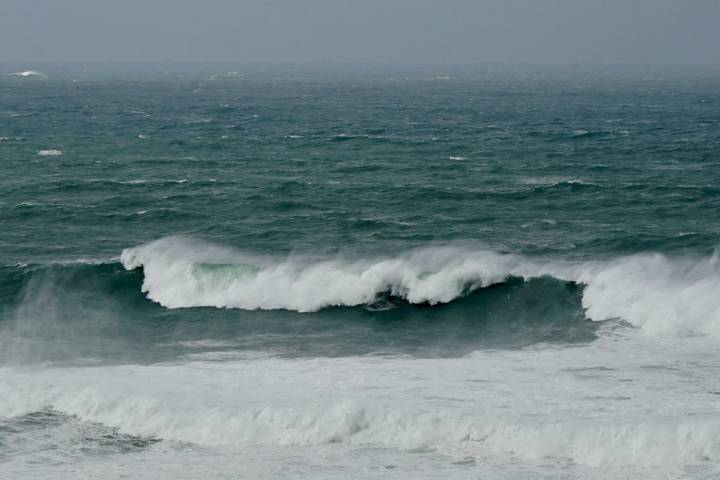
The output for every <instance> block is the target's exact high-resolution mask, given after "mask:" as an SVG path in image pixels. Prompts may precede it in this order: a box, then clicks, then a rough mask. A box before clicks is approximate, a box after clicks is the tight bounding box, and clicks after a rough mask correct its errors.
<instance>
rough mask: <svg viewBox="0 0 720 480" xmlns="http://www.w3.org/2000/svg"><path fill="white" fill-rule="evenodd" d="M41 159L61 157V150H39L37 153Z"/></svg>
mask: <svg viewBox="0 0 720 480" xmlns="http://www.w3.org/2000/svg"><path fill="white" fill-rule="evenodd" d="M37 154H38V155H40V156H41V157H57V156H59V155H62V154H63V152H62V150H40V151H38V152H37Z"/></svg>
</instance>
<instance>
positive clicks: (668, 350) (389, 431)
mask: <svg viewBox="0 0 720 480" xmlns="http://www.w3.org/2000/svg"><path fill="white" fill-rule="evenodd" d="M635 337H636V336H628V337H624V338H621V339H614V338H605V339H603V340H601V341H598V342H595V343H594V344H593V345H590V346H584V347H579V348H565V349H552V348H549V349H540V350H525V351H512V350H508V351H490V352H477V353H476V354H474V355H472V356H471V357H468V358H460V359H404V358H396V359H372V358H344V359H297V360H281V359H272V358H270V359H268V358H265V359H263V358H257V359H254V358H247V359H244V360H242V361H237V360H231V361H220V362H218V361H201V362H189V363H184V364H168V365H154V366H140V365H132V366H117V367H93V368H57V369H53V370H52V371H50V370H40V371H16V370H12V369H7V368H5V369H2V370H0V373H1V374H0V416H2V417H13V416H19V415H23V414H26V413H30V412H34V411H38V410H42V409H45V408H52V409H54V410H57V411H60V412H63V413H66V414H68V415H72V416H74V417H76V418H78V419H80V420H82V421H86V422H95V423H101V424H104V425H107V426H110V427H115V428H118V429H119V431H120V432H121V433H127V434H132V435H140V436H145V437H151V438H160V439H166V440H174V441H179V442H188V443H191V444H199V445H204V446H208V447H218V446H234V447H248V446H252V447H258V446H259V447H268V448H273V447H283V446H293V445H344V446H345V447H350V448H364V447H368V446H369V447H385V448H387V447H392V448H399V449H402V450H413V451H417V450H423V449H439V450H441V451H445V452H450V453H451V454H454V455H457V456H462V455H471V456H479V457H480V458H495V459H505V461H517V459H521V460H522V461H533V460H537V461H543V462H549V463H553V464H554V463H563V464H576V463H577V464H583V465H588V466H591V467H603V468H606V467H618V466H628V465H629V466H639V465H647V466H652V465H664V466H672V465H686V464H693V463H702V462H707V461H710V462H717V461H720V415H718V414H717V413H716V412H715V409H714V408H713V406H714V405H715V401H716V400H715V399H716V397H714V396H713V395H712V392H708V391H707V390H706V388H707V387H708V386H709V385H711V384H713V382H714V378H715V374H714V371H715V370H714V368H716V366H717V362H714V360H713V359H712V358H711V357H709V358H707V359H706V360H707V361H706V363H707V362H711V363H712V364H710V363H708V364H707V365H704V364H698V363H692V362H688V361H689V360H692V359H696V358H697V357H696V355H697V353H698V352H705V353H709V352H712V351H713V350H714V347H713V345H712V344H708V343H707V342H704V341H702V340H698V339H685V340H683V342H685V344H684V345H681V346H678V345H675V344H674V343H673V342H672V341H668V342H666V343H662V342H660V343H658V344H657V345H655V346H653V345H648V344H647V343H643V342H642V339H638V338H635ZM636 348H640V349H642V350H643V352H644V353H643V355H642V356H641V357H638V356H637V355H636V354H635V351H636V350H635V349H636ZM231 358H232V357H231ZM212 360H217V359H212ZM221 360H227V358H222V359H221ZM598 366H602V368H601V369H599V368H598ZM669 379H670V380H673V379H677V380H678V381H677V382H675V383H673V382H672V381H670V382H669V381H668V380H669ZM681 380H682V381H681ZM659 387H662V388H659ZM651 403H652V404H655V405H662V408H648V405H650V404H651Z"/></svg>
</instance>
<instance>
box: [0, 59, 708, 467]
mask: <svg viewBox="0 0 720 480" xmlns="http://www.w3.org/2000/svg"><path fill="white" fill-rule="evenodd" d="M28 72H29V71H21V72H19V74H17V75H14V74H11V75H3V76H1V77H0V99H1V100H0V156H1V157H2V165H1V166H0V169H1V170H0V222H1V224H2V227H3V228H2V232H0V474H2V476H3V478H47V477H48V476H54V477H60V478H63V477H67V478H74V477H76V476H77V475H78V474H79V475H81V476H83V475H84V476H97V475H99V474H101V473H102V475H104V476H107V477H109V478H116V477H117V478H119V477H122V476H128V475H129V476H137V475H140V474H142V475H144V476H147V477H148V478H169V477H172V478H193V477H197V476H207V475H210V474H212V475H216V476H219V477H221V478H236V477H237V475H238V474H239V472H246V473H247V475H248V476H251V477H255V478H279V477H283V478H287V477H302V478H334V477H338V478H348V477H356V478H377V477H379V476H383V477H390V478H394V477H397V478H407V477H427V478H435V477H437V476H439V475H450V476H452V477H453V478H465V477H467V478H477V477H478V476H481V477H483V478H523V477H524V478H628V477H633V478H657V476H658V475H664V476H666V477H669V478H712V477H713V476H714V475H717V474H718V472H720V443H718V441H717V438H718V433H720V412H718V409H717V405H718V403H717V401H718V398H720V397H718V396H717V395H718V392H720V383H719V382H718V380H717V379H716V375H715V372H716V371H717V368H718V367H719V366H720V365H719V362H718V360H717V355H716V351H717V346H718V342H719V341H720V338H718V336H719V335H720V304H719V303H718V301H717V294H716V291H717V290H718V287H720V263H719V262H718V257H717V254H716V252H715V248H716V246H717V244H718V241H717V238H718V233H719V232H720V223H718V221H717V219H716V218H715V215H714V214H715V212H717V211H718V207H720V189H718V186H717V185H718V180H720V178H719V174H720V171H719V170H718V168H719V167H720V162H719V161H718V152H719V151H720V116H719V115H718V113H717V102H718V101H719V100H718V98H720V97H719V96H718V95H719V94H720V81H718V79H717V78H714V77H712V76H709V75H705V76H697V75H695V76H693V75H690V74H688V75H686V76H681V77H675V78H666V79H663V78H655V77H644V78H638V77H615V76H610V75H597V74H582V75H579V74H578V75H549V74H510V73H504V74H501V73H493V74H477V73H475V74H470V73H467V72H466V73H458V74H457V75H447V74H444V73H442V74H441V73H432V74H427V73H417V72H415V73H409V74H407V75H382V74H374V75H364V76H362V75H361V76H357V77H353V76H349V75H345V76H340V75H335V74H333V75H330V74H326V75H308V74H298V73H294V74H291V73H287V72H264V73H258V72H255V73H253V72H249V73H248V74H246V75H240V74H233V75H224V74H222V72H220V73H218V72H207V73H199V72H195V73H192V74H170V73H164V74H152V75H150V74H146V75H142V76H133V75H130V74H125V75H117V74H115V75H104V76H103V75H96V76H93V75H92V74H88V73H77V74H76V73H72V72H65V73H62V72H44V73H40V72H32V73H28ZM26 73H27V75H26Z"/></svg>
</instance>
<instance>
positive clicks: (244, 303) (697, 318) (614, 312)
mask: <svg viewBox="0 0 720 480" xmlns="http://www.w3.org/2000/svg"><path fill="white" fill-rule="evenodd" d="M121 261H122V264H123V266H124V267H125V268H126V269H128V270H134V269H138V268H142V270H143V274H144V278H143V284H142V291H143V292H144V293H146V295H147V297H148V298H149V299H151V300H153V301H155V302H157V303H159V304H161V305H163V306H164V307H167V308H188V307H218V308H239V309H246V310H256V309H263V310H272V309H286V310H295V311H298V312H312V311H316V310H320V309H323V308H326V307H331V306H357V305H371V304H373V303H375V302H377V301H378V299H379V298H382V297H386V296H390V297H396V298H399V299H402V300H404V301H407V302H409V303H412V304H429V305H437V304H443V303H448V302H451V301H453V300H455V299H457V298H459V297H462V296H465V295H467V294H468V293H470V292H472V291H475V290H478V289H481V288H485V287H489V286H491V285H495V284H498V283H503V282H506V281H507V280H509V279H512V278H521V279H524V280H531V279H535V278H540V277H552V278H555V279H557V280H560V281H564V282H571V283H577V284H580V285H582V286H584V290H583V296H582V304H583V307H584V309H585V312H586V316H587V317H588V318H590V319H591V320H595V321H604V320H612V319H622V320H624V321H626V322H629V323H631V324H632V325H634V326H636V327H641V328H643V329H644V330H646V331H648V332H650V333H654V334H677V335H696V334H713V335H720V300H718V297H717V295H716V292H717V291H718V289H719V288H720V262H719V261H718V256H717V255H715V254H713V255H712V256H709V257H704V258H673V257H668V256H666V255H662V254H659V253H648V254H639V255H632V256H626V257H620V258H616V259H610V260H597V261H566V260H544V259H538V258H531V257H527V256H523V255H516V254H504V253H498V252H493V251H489V250H480V249H472V248H468V247H456V246H444V247H428V248H422V249H417V250H412V251H409V252H406V253H403V254H400V255H396V256H393V257H387V258H382V257H378V258H361V259H350V258H343V257H333V258H329V257H324V258H318V257H309V256H298V255H290V256H288V257H284V258H278V257H266V256H258V255H251V254H246V253H243V252H240V251H237V250H235V249H232V248H229V247H225V246H220V245H215V244H211V243H208V242H204V241H200V240H196V239H190V238H184V237H166V238H162V239H159V240H156V241H153V242H150V243H147V244H144V245H141V246H138V247H135V248H129V249H126V250H124V251H123V252H122V256H121Z"/></svg>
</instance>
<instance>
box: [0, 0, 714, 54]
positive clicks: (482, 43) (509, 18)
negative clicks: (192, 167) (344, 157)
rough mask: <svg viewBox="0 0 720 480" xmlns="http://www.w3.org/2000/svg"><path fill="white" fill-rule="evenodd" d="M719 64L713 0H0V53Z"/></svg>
mask: <svg viewBox="0 0 720 480" xmlns="http://www.w3.org/2000/svg"><path fill="white" fill-rule="evenodd" d="M50 61H51V62H93V61H102V62H107V61H110V62H186V61H192V62H195V61H207V62H333V63H334V62H363V63H366V62H410V63H412V62H463V63H464V62H501V63H519V64H522V63H528V62H532V63H545V62H550V63H568V64H587V65H614V64H618V65H625V64H630V65H632V64H643V65H674V64H689V65H693V64H694V65H700V66H712V67H717V66H718V65H720V0H434V1H431V0H113V1H110V0H0V62H13V63H18V62H21V63H24V64H27V65H28V67H30V66H31V64H32V63H33V62H50Z"/></svg>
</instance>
